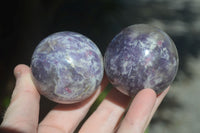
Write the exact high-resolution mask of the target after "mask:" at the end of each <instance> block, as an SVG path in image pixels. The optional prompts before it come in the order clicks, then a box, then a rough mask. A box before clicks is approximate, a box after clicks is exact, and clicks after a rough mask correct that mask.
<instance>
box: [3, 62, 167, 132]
mask: <svg viewBox="0 0 200 133" xmlns="http://www.w3.org/2000/svg"><path fill="white" fill-rule="evenodd" d="M14 74H15V77H16V86H15V89H14V91H13V94H12V98H11V103H10V105H9V107H8V109H7V111H6V113H5V115H4V119H3V122H2V124H1V127H2V128H1V130H2V131H6V130H7V131H8V129H9V130H10V131H11V129H14V130H15V132H14V131H13V130H12V131H11V132H12V133H18V132H19V133H21V132H24V133H37V132H38V133H72V132H74V131H75V129H76V128H77V126H78V125H79V123H80V122H81V120H82V119H83V118H84V117H85V115H86V114H87V112H88V111H89V108H90V107H91V105H92V104H93V103H94V101H95V100H96V98H97V97H98V95H99V94H100V93H101V91H102V90H103V89H104V88H105V87H106V86H107V84H108V80H107V79H106V77H104V79H103V81H102V83H101V85H100V86H99V89H98V90H97V91H96V92H95V94H94V95H92V96H91V97H90V98H88V99H86V100H84V101H83V102H80V103H76V104H66V105H64V104H58V105H57V106H56V107H55V108H53V109H52V110H51V111H50V112H49V113H48V114H47V115H46V117H45V118H44V119H43V120H42V121H41V122H40V123H39V124H38V121H39V120H38V119H39V102H40V94H39V93H38V91H37V90H36V87H35V86H34V84H33V82H32V80H31V71H30V68H29V67H28V66H26V65H18V66H17V67H16V68H15V69H14ZM168 90H169V88H168V89H166V90H165V91H164V92H163V93H161V94H160V95H159V96H156V93H155V92H154V91H153V90H152V89H144V90H142V91H140V92H139V93H138V94H137V95H136V96H135V98H134V99H133V101H132V102H131V98H130V97H128V96H125V95H124V94H122V93H120V92H119V91H117V90H116V89H112V90H111V91H110V92H109V93H108V95H107V96H106V98H105V99H104V100H103V101H102V103H101V104H100V105H99V107H98V108H97V109H96V111H95V112H94V113H93V114H92V115H91V116H90V117H89V118H88V119H87V120H86V121H85V123H84V124H83V126H82V127H81V129H80V131H79V132H80V133H113V132H117V133H143V132H144V131H145V129H146V127H147V126H148V124H149V122H150V120H151V119H152V117H153V114H154V113H155V111H156V110H157V108H158V106H159V104H160V103H161V101H162V100H163V98H164V97H165V95H166V94H167V92H168ZM130 102H131V103H130ZM129 105H130V106H129ZM128 107H129V109H128V110H127V113H126V115H125V117H124V118H123V120H121V118H122V116H123V114H124V113H125V112H126V109H127V108H128ZM1 130H0V131H1ZM8 132H9V131H8Z"/></svg>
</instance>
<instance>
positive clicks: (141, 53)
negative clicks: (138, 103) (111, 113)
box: [104, 24, 179, 96]
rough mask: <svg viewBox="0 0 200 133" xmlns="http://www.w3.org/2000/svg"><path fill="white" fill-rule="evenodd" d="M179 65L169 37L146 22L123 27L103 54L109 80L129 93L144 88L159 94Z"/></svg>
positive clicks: (172, 77)
mask: <svg viewBox="0 0 200 133" xmlns="http://www.w3.org/2000/svg"><path fill="white" fill-rule="evenodd" d="M178 64H179V59H178V53H177V49H176V47H175V45H174V43H173V41H172V40H171V39H170V37H169V36H168V35H167V34H166V33H165V32H163V31H162V30H160V29H158V28H156V27H152V26H149V25H146V24H136V25H132V26H129V27H127V28H125V29H124V30H122V31H121V32H120V33H119V34H117V35H116V36H115V37H114V39H113V40H112V41H111V42H110V44H109V46H108V48H107V50H106V53H105V57H104V66H105V71H106V74H107V76H108V78H109V80H110V81H111V83H112V84H113V85H114V86H115V87H116V88H117V89H118V90H119V91H121V92H122V93H124V94H126V95H129V96H134V95H135V94H137V92H138V91H140V90H141V89H144V88H152V89H154V90H155V91H156V93H157V94H159V93H161V92H162V91H163V90H164V89H166V88H167V87H168V86H169V85H170V84H171V83H172V81H173V80H174V78H175V76H176V73H177V69H178Z"/></svg>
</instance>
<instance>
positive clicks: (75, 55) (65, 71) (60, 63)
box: [31, 31, 103, 104]
mask: <svg viewBox="0 0 200 133" xmlns="http://www.w3.org/2000/svg"><path fill="white" fill-rule="evenodd" d="M31 70H32V77H33V81H34V83H35V85H36V86H37V88H38V91H39V92H40V93H41V94H42V95H44V96H45V97H47V98H48V99H50V100H52V101H54V102H57V103H63V104H68V103H76V102H79V101H82V100H84V99H86V98H88V97H89V96H91V95H92V94H93V93H94V92H95V90H96V89H97V88H98V86H99V84H100V83H101V80H102V77H103V58H102V55H101V52H100V50H99V49H98V47H97V46H96V45H95V43H94V42H92V41H91V40H90V39H88V38H87V37H85V36H83V35H81V34H79V33H75V32H69V31H65V32H58V33H54V34H52V35H50V36H48V37H47V38H45V39H44V40H42V41H41V42H40V43H39V45H38V46H37V47H36V49H35V51H34V53H33V56H32V61H31Z"/></svg>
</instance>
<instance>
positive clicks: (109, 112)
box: [80, 89, 131, 133]
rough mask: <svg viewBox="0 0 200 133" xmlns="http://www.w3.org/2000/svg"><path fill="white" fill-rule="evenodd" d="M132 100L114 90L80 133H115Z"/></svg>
mask: <svg viewBox="0 0 200 133" xmlns="http://www.w3.org/2000/svg"><path fill="white" fill-rule="evenodd" d="M130 100H131V98H130V97H128V96H126V95H124V94H122V93H120V92H119V91H117V90H116V89H112V90H111V91H110V92H109V94H108V95H107V97H106V98H105V99H104V100H103V102H102V103H101V104H100V106H99V107H98V108H97V110H96V111H95V112H94V113H93V114H92V115H91V116H90V117H89V119H88V120H87V121H86V122H85V123H84V125H83V126H82V128H81V130H80V133H111V132H114V130H115V127H116V125H117V124H118V122H119V120H120V118H121V117H122V115H123V113H124V112H125V109H126V108H127V106H128V104H129V102H130Z"/></svg>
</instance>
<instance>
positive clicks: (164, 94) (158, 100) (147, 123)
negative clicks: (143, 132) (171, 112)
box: [145, 87, 170, 129]
mask: <svg viewBox="0 0 200 133" xmlns="http://www.w3.org/2000/svg"><path fill="white" fill-rule="evenodd" d="M169 89H170V87H168V88H167V89H165V90H164V91H163V92H162V93H161V94H160V95H158V96H157V98H156V103H155V105H154V107H153V109H152V111H151V115H150V116H149V118H148V121H147V122H146V124H145V129H146V128H147V126H148V125H149V123H150V121H151V119H152V117H153V115H154V113H155V112H156V110H157V109H158V107H159V105H160V104H161V102H162V101H163V99H164V97H165V96H166V95H167V93H168V91H169Z"/></svg>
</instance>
